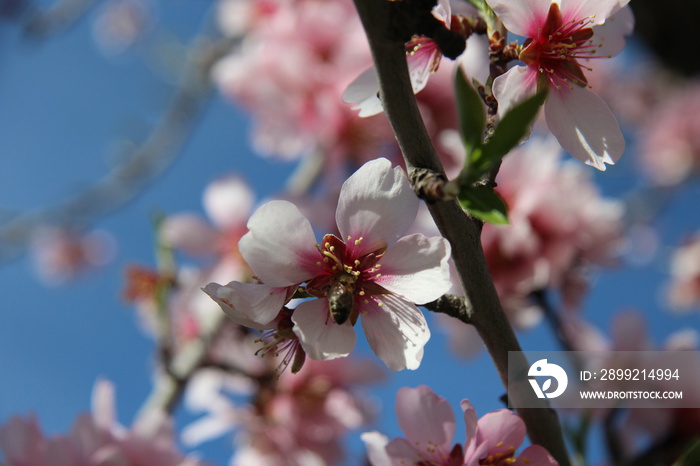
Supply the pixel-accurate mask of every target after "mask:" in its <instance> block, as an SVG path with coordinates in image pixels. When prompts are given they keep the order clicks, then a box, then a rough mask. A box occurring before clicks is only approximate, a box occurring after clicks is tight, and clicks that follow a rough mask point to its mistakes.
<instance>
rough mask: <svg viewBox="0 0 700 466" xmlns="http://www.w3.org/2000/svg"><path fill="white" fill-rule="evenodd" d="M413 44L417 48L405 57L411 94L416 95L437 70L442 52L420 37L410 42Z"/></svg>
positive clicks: (435, 45)
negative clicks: (411, 89)
mask: <svg viewBox="0 0 700 466" xmlns="http://www.w3.org/2000/svg"><path fill="white" fill-rule="evenodd" d="M414 43H415V46H417V47H418V48H417V49H416V50H415V51H414V52H413V53H412V54H411V55H408V56H407V57H406V62H407V63H408V73H409V75H410V77H411V86H412V87H413V93H414V94H418V93H419V92H420V91H422V90H423V89H424V88H425V86H426V85H427V84H428V79H430V75H431V74H433V73H434V72H435V71H436V70H437V69H438V66H439V65H440V60H441V59H442V52H441V51H440V49H439V48H438V45H437V44H436V43H435V41H433V40H432V39H428V38H424V37H421V38H420V39H418V40H417V41H414V42H412V44H414Z"/></svg>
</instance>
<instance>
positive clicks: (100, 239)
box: [31, 227, 116, 285]
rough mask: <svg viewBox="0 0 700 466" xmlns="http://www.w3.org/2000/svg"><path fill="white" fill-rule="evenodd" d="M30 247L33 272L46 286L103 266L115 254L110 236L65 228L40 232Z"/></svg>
mask: <svg viewBox="0 0 700 466" xmlns="http://www.w3.org/2000/svg"><path fill="white" fill-rule="evenodd" d="M31 247H32V255H33V258H34V265H35V268H36V272H37V274H38V276H39V278H40V279H41V280H42V281H43V282H44V283H46V284H48V285H61V284H64V283H66V282H68V281H70V280H73V279H75V278H77V277H79V276H81V275H83V274H84V273H85V272H86V271H88V270H91V269H94V268H95V267H99V266H103V265H105V264H107V263H108V262H109V261H111V260H112V258H113V257H114V254H115V253H116V242H115V240H114V238H113V237H112V236H111V235H110V234H109V233H107V232H105V231H99V230H98V231H88V232H85V231H80V230H76V229H73V228H66V227H46V228H43V229H41V230H39V231H38V232H37V233H36V234H35V236H34V238H33V239H32V245H31Z"/></svg>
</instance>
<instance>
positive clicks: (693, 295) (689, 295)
mask: <svg viewBox="0 0 700 466" xmlns="http://www.w3.org/2000/svg"><path fill="white" fill-rule="evenodd" d="M667 300H668V303H669V305H670V306H671V307H672V308H673V309H674V310H676V311H689V310H691V309H692V308H698V307H700V232H696V233H695V234H694V235H693V236H692V237H690V238H688V239H687V240H686V241H685V242H684V244H682V245H681V246H679V247H678V248H677V249H676V250H675V251H674V252H673V256H672V257H671V283H670V285H669V287H668V291H667Z"/></svg>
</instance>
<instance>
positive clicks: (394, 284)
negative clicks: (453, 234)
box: [374, 234, 452, 304]
mask: <svg viewBox="0 0 700 466" xmlns="http://www.w3.org/2000/svg"><path fill="white" fill-rule="evenodd" d="M449 259H450V244H449V243H448V242H447V240H446V239H444V238H441V237H439V236H434V237H432V238H428V237H426V236H423V235H422V234H415V235H410V236H404V237H403V238H401V239H400V240H399V241H397V242H396V243H394V244H393V245H392V246H390V247H389V249H387V252H386V254H385V255H384V257H383V258H382V260H381V269H379V270H380V272H381V276H380V277H379V278H377V279H375V280H374V281H375V283H378V284H379V285H381V286H383V287H384V288H386V289H387V290H389V291H391V292H393V293H396V294H398V295H400V296H403V297H404V298H406V299H408V300H409V301H412V302H414V303H416V304H425V303H428V302H430V301H434V300H436V299H438V298H439V297H440V296H442V295H443V294H445V293H447V291H448V290H449V289H450V288H451V287H452V281H451V280H450V266H449V263H448V261H449Z"/></svg>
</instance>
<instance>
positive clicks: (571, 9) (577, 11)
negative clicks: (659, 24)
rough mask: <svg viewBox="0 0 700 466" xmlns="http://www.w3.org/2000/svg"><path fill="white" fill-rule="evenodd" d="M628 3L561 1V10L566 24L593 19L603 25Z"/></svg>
mask: <svg viewBox="0 0 700 466" xmlns="http://www.w3.org/2000/svg"><path fill="white" fill-rule="evenodd" d="M628 3H629V0H586V1H585V2H582V1H581V0H561V1H560V8H561V14H562V18H563V20H564V22H567V21H572V20H582V19H586V18H591V19H592V20H593V21H594V22H595V23H596V24H603V22H605V21H606V20H607V19H608V18H610V17H611V16H613V15H614V14H615V13H617V12H618V11H619V10H620V9H621V8H622V7H624V6H626V5H627V4H628ZM530 37H534V36H530Z"/></svg>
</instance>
